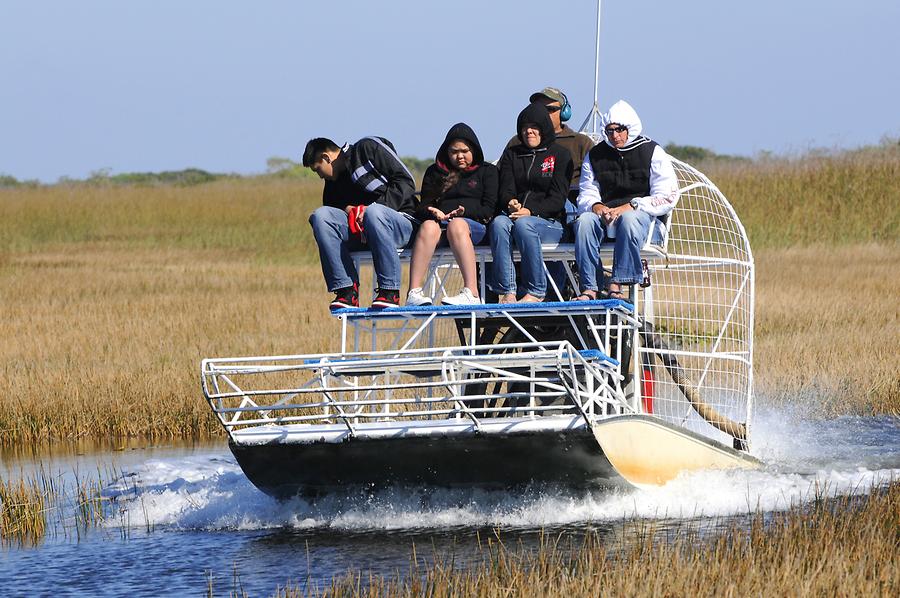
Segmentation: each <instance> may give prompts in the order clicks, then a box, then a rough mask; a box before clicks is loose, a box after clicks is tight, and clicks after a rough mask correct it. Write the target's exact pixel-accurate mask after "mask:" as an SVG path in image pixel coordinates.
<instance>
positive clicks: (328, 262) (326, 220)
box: [309, 203, 413, 291]
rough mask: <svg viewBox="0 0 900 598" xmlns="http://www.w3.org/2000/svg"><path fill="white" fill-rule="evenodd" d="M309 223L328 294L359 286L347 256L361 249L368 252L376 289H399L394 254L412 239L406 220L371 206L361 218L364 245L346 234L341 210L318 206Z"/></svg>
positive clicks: (398, 258)
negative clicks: (370, 253) (364, 238)
mask: <svg viewBox="0 0 900 598" xmlns="http://www.w3.org/2000/svg"><path fill="white" fill-rule="evenodd" d="M309 223H310V225H312V229H313V236H314V237H315V238H316V244H317V245H318V246H319V260H320V261H321V262H322V274H323V275H324V276H325V284H327V285H328V290H329V291H336V290H338V289H343V288H345V287H349V286H351V285H353V283H355V282H359V273H358V272H357V271H356V267H355V266H354V265H353V260H352V259H350V252H351V251H359V250H361V249H370V250H371V251H372V263H373V265H374V268H375V280H376V284H377V285H378V288H380V289H398V290H399V289H400V257H399V256H398V255H397V250H398V249H400V248H402V247H406V246H407V245H408V244H409V240H410V239H411V238H412V233H413V223H412V221H411V220H410V219H409V218H407V217H406V216H404V215H403V214H401V213H400V212H398V211H397V210H393V209H391V208H388V207H385V206H383V205H381V204H377V203H373V204H371V205H370V206H368V207H367V208H366V211H365V214H363V230H364V231H365V236H366V243H361V242H360V241H359V239H358V238H357V237H355V236H353V235H351V234H350V225H349V224H348V222H347V213H346V212H345V211H344V210H340V209H338V208H332V207H329V206H322V207H321V208H318V209H316V211H315V212H313V213H312V215H310V217H309Z"/></svg>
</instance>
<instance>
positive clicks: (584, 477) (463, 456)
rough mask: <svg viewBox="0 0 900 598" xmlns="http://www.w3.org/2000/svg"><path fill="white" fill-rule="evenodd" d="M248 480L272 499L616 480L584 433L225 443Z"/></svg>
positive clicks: (618, 480) (580, 484) (594, 483)
mask: <svg viewBox="0 0 900 598" xmlns="http://www.w3.org/2000/svg"><path fill="white" fill-rule="evenodd" d="M229 447H230V448H231V452H232V453H233V454H234V456H235V458H236V459H237V461H238V464H240V466H241V468H242V469H243V470H244V473H245V474H246V475H247V477H248V478H249V479H250V481H251V482H252V483H253V484H254V485H255V486H256V487H257V488H259V489H260V490H262V491H263V492H265V493H266V494H269V495H271V496H274V497H277V498H288V497H291V496H295V495H298V494H300V495H317V494H323V493H327V492H333V491H336V490H346V489H348V487H362V488H380V487H386V486H409V485H414V486H434V487H451V488H456V487H479V488H487V489H491V488H496V489H505V488H512V487H518V486H527V485H560V486H567V487H579V488H580V487H594V486H603V485H608V484H610V483H615V484H618V483H621V478H619V476H618V474H616V472H615V470H614V469H613V467H612V466H611V465H610V463H609V461H608V460H607V459H606V457H605V456H604V454H603V451H602V450H601V449H600V446H599V445H598V443H597V441H596V439H595V438H594V436H593V434H592V433H591V431H590V430H589V429H577V430H568V431H566V432H564V433H561V432H558V431H554V432H527V433H518V434H465V435H455V436H431V437H421V436H420V437H405V438H383V439H382V438H378V439H371V438H355V439H349V440H347V441H344V442H338V443H326V442H320V443H289V442H277V443H276V442H272V443H267V444H256V445H248V444H237V443H234V442H231V443H229Z"/></svg>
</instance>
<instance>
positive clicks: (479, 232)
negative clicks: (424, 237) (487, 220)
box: [438, 217, 487, 247]
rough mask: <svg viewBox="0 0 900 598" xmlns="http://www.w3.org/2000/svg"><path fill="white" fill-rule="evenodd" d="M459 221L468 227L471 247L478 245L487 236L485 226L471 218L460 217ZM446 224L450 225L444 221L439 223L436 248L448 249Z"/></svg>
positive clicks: (447, 221)
mask: <svg viewBox="0 0 900 598" xmlns="http://www.w3.org/2000/svg"><path fill="white" fill-rule="evenodd" d="M460 219H461V220H464V221H465V223H466V224H467V225H468V226H469V236H470V237H471V238H472V245H475V246H477V245H480V244H481V242H482V241H484V237H485V235H486V234H487V225H485V224H482V223H480V222H478V221H477V220H472V219H471V218H464V217H461V218H460ZM454 220H455V218H454ZM448 224H450V221H449V220H444V221H443V222H441V223H440V226H441V240H440V241H438V247H448V246H449V245H450V241H448V240H447V225H448Z"/></svg>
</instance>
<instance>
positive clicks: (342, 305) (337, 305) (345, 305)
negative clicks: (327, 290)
mask: <svg viewBox="0 0 900 598" xmlns="http://www.w3.org/2000/svg"><path fill="white" fill-rule="evenodd" d="M351 307H358V306H356V305H353V304H351V303H337V302H335V303H332V304H331V305H329V306H328V309H330V310H331V311H335V310H338V309H348V308H351Z"/></svg>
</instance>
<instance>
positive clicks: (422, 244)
mask: <svg viewBox="0 0 900 598" xmlns="http://www.w3.org/2000/svg"><path fill="white" fill-rule="evenodd" d="M440 240H441V226H440V225H439V224H438V223H437V221H435V220H426V221H425V222H423V223H422V225H421V226H420V227H419V230H418V232H417V233H416V240H415V242H414V243H413V250H412V258H411V259H410V261H409V288H410V289H421V288H422V284H423V283H424V282H425V273H426V272H427V271H428V266H429V265H430V264H431V258H432V256H433V255H434V249H435V247H437V245H438V242H439V241H440Z"/></svg>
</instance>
